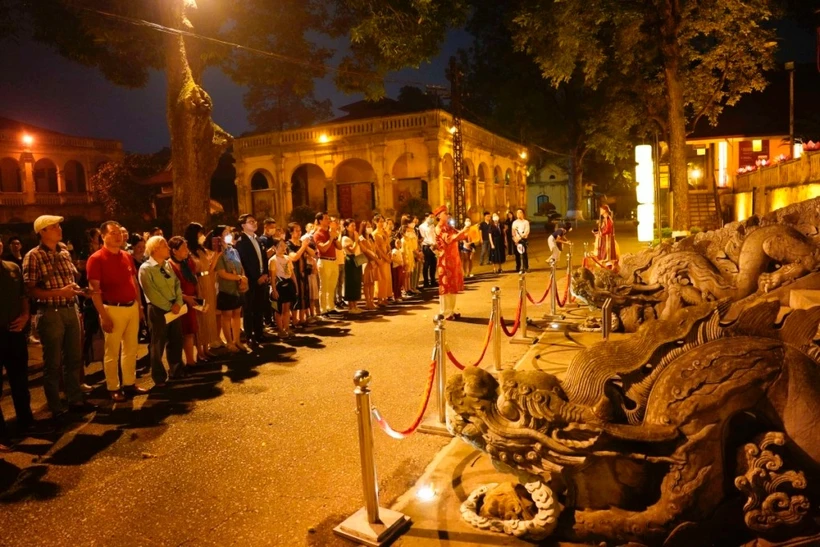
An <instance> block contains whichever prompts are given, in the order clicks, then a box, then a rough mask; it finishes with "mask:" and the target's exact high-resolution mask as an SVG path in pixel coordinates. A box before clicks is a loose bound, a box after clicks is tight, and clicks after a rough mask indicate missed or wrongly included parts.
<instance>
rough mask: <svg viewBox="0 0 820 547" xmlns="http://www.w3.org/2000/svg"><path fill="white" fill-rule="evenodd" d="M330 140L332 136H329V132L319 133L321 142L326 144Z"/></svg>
mask: <svg viewBox="0 0 820 547" xmlns="http://www.w3.org/2000/svg"><path fill="white" fill-rule="evenodd" d="M329 140H330V138H329V137H328V136H327V133H322V134H321V135H319V142H320V143H322V144H325V143H326V142H328V141H329Z"/></svg>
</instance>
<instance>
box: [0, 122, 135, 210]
mask: <svg viewBox="0 0 820 547" xmlns="http://www.w3.org/2000/svg"><path fill="white" fill-rule="evenodd" d="M122 157H123V151H122V143H120V142H119V141H113V140H103V139H92V138H88V137H74V136H69V135H63V134H61V133H57V132H54V131H50V130H48V129H43V128H40V127H35V126H31V125H27V124H23V123H21V122H18V121H15V120H10V119H8V118H0V224H6V223H23V222H33V221H34V219H36V218H37V217H38V216H40V215H45V214H53V215H60V216H64V217H66V218H69V217H82V218H85V219H87V220H92V221H100V220H102V207H101V206H100V205H99V204H97V203H95V202H94V199H93V197H92V188H91V185H90V178H91V174H93V173H95V172H96V171H97V169H98V167H99V166H100V165H101V164H103V163H105V162H108V161H116V160H120V159H122Z"/></svg>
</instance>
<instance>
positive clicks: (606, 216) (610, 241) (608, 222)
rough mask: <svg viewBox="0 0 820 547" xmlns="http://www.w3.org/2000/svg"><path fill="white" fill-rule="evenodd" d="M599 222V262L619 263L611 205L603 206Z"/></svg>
mask: <svg viewBox="0 0 820 547" xmlns="http://www.w3.org/2000/svg"><path fill="white" fill-rule="evenodd" d="M600 213H601V216H600V219H599V220H598V261H599V262H601V263H603V264H608V263H611V264H613V265H617V263H618V244H617V243H616V242H615V223H614V222H613V221H612V211H611V210H610V208H609V205H602V206H601V210H600Z"/></svg>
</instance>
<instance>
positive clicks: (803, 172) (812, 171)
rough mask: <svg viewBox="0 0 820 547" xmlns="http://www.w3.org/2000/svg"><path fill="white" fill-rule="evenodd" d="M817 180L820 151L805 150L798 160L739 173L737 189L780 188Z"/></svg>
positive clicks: (738, 190)
mask: <svg viewBox="0 0 820 547" xmlns="http://www.w3.org/2000/svg"><path fill="white" fill-rule="evenodd" d="M817 181H820V152H804V153H803V155H802V156H801V157H800V158H798V159H796V160H789V161H784V162H781V163H778V164H777V165H771V166H768V167H761V168H760V169H758V170H757V171H752V172H751V173H743V174H741V175H738V176H737V180H736V183H735V191H736V192H749V191H751V190H752V189H753V188H758V189H763V188H778V187H781V186H789V185H793V184H804V183H807V182H817Z"/></svg>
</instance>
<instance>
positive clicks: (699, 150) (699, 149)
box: [697, 148, 706, 156]
mask: <svg viewBox="0 0 820 547" xmlns="http://www.w3.org/2000/svg"><path fill="white" fill-rule="evenodd" d="M697 154H698V156H705V155H706V149H705V148H698V149H697Z"/></svg>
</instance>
